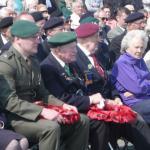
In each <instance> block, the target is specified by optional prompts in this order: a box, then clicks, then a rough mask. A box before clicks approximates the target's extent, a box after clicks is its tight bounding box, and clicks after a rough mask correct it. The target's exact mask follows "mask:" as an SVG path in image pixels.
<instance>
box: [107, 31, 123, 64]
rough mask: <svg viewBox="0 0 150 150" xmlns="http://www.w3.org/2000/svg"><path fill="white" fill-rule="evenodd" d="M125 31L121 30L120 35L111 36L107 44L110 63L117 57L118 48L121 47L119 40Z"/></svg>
mask: <svg viewBox="0 0 150 150" xmlns="http://www.w3.org/2000/svg"><path fill="white" fill-rule="evenodd" d="M125 34H126V31H125V32H123V33H122V34H121V35H118V36H117V37H115V38H113V39H112V41H111V43H110V45H109V52H110V59H111V62H112V64H114V62H115V61H116V60H117V59H118V58H119V56H120V49H121V41H122V39H123V37H124V36H125Z"/></svg>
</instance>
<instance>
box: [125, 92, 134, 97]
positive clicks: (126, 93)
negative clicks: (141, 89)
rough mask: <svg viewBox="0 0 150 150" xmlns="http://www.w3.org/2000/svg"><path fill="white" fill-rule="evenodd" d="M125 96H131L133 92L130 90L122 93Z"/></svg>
mask: <svg viewBox="0 0 150 150" xmlns="http://www.w3.org/2000/svg"><path fill="white" fill-rule="evenodd" d="M123 95H124V96H125V97H130V96H133V94H132V93H131V92H125V93H124V94H123Z"/></svg>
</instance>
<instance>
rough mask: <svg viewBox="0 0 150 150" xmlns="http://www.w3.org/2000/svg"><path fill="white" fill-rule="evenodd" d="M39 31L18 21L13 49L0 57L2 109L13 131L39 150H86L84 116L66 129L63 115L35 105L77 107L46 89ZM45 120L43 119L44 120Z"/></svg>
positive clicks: (33, 25)
mask: <svg viewBox="0 0 150 150" xmlns="http://www.w3.org/2000/svg"><path fill="white" fill-rule="evenodd" d="M38 32H39V28H38V27H37V26H36V25H35V23H33V22H30V21H26V20H19V21H16V22H15V23H14V24H13V26H12V28H11V34H12V36H13V40H12V47H11V48H10V49H9V51H7V52H6V53H4V54H3V55H2V56H1V57H0V85H1V86H0V107H2V109H4V111H5V112H6V114H7V117H8V121H9V122H10V124H11V126H12V128H13V129H14V130H15V131H17V132H18V133H22V134H23V135H25V136H26V137H27V138H28V139H29V141H30V142H32V143H33V142H36V143H38V144H39V149H40V150H60V149H61V148H62V145H63V147H64V149H65V150H76V149H78V150H86V147H87V143H88V134H89V120H88V118H86V117H85V116H81V118H80V120H79V121H78V122H76V123H74V124H72V125H63V122H64V118H63V117H62V115H61V114H60V113H59V112H57V111H54V110H52V109H47V108H44V107H42V106H38V105H36V104H35V103H34V102H35V100H43V101H44V102H45V103H47V104H50V105H61V106H62V107H63V108H65V109H69V110H74V111H76V112H77V109H76V107H74V106H71V105H68V104H65V103H64V102H62V101H59V100H58V99H57V98H55V97H54V96H52V95H49V94H48V92H47V91H46V89H45V88H44V86H43V83H42V80H41V74H40V68H39V65H38V62H37V60H36V59H35V58H34V56H33V55H34V54H35V53H36V52H37V45H38V43H39V35H38ZM41 118H44V119H41Z"/></svg>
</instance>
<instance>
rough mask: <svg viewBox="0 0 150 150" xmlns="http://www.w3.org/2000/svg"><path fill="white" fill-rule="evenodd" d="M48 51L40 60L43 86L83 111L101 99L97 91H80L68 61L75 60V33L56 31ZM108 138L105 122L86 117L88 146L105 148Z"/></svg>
mask: <svg viewBox="0 0 150 150" xmlns="http://www.w3.org/2000/svg"><path fill="white" fill-rule="evenodd" d="M48 42H49V44H50V45H51V47H52V48H51V53H50V54H49V56H48V57H47V58H46V59H45V60H44V61H43V62H42V63H41V73H42V77H43V80H44V83H45V86H46V88H47V89H48V91H49V92H50V93H52V94H53V95H55V96H56V97H58V98H60V99H62V100H63V101H64V102H66V103H68V104H71V105H74V106H76V107H77V108H78V110H79V111H80V112H87V111H88V110H89V107H90V105H91V104H98V103H100V102H102V103H103V98H102V97H101V94H100V93H96V94H93V95H90V96H89V95H84V92H83V90H84V87H82V83H81V82H82V81H81V80H80V78H78V76H77V74H76V72H75V70H73V69H72V70H70V68H69V64H70V63H71V62H73V61H75V60H76V53H77V50H76V35H75V33H74V32H60V33H57V34H56V35H54V36H53V37H51V38H50V39H49V41H48ZM107 142H108V125H107V123H105V122H101V121H95V120H90V144H91V149H92V150H100V149H102V150H105V149H106V147H107Z"/></svg>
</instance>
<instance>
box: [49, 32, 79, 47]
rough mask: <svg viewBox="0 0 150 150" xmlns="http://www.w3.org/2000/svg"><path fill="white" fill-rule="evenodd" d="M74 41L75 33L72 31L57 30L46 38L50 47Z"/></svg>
mask: <svg viewBox="0 0 150 150" xmlns="http://www.w3.org/2000/svg"><path fill="white" fill-rule="evenodd" d="M74 41H76V34H75V33H74V32H71V31H70V32H59V33H56V34H55V35H54V36H53V37H51V38H49V39H48V43H49V44H50V46H51V47H52V48H54V47H57V46H62V45H65V44H68V43H71V42H74Z"/></svg>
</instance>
